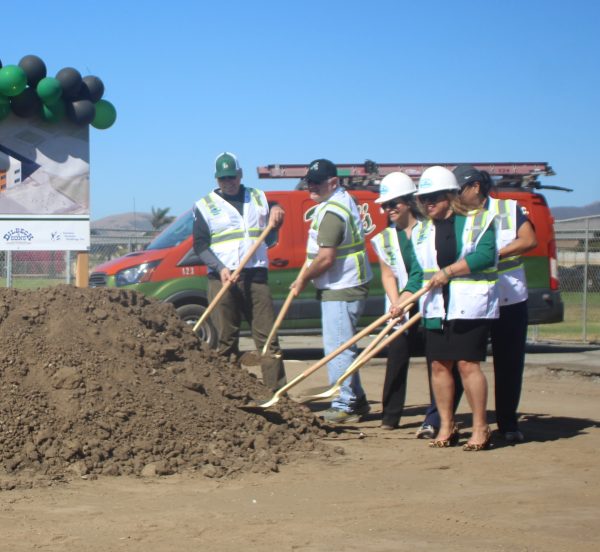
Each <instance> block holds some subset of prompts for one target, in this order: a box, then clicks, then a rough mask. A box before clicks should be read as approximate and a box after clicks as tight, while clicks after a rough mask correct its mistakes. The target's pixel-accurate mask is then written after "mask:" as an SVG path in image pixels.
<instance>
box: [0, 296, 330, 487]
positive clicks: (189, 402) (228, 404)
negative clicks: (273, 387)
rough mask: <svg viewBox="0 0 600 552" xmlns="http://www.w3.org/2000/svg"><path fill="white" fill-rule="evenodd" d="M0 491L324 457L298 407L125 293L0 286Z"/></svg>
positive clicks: (157, 307) (217, 471) (315, 425)
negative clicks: (255, 406)
mask: <svg viewBox="0 0 600 552" xmlns="http://www.w3.org/2000/svg"><path fill="white" fill-rule="evenodd" d="M0 342H1V343H2V347H1V348H0V489H1V488H10V487H14V486H21V485H22V484H24V483H26V482H27V481H30V482H31V481H32V480H33V481H35V480H36V479H38V480H42V481H49V480H52V479H61V478H65V477H67V478H68V477H69V475H71V476H82V477H95V476H96V475H98V474H102V475H120V474H136V475H155V474H156V475H168V474H173V473H177V472H182V471H185V470H190V469H192V470H200V471H201V473H202V474H203V475H206V476H208V477H225V476H234V475H235V474H239V473H243V472H245V471H253V472H272V471H277V470H278V465H279V464H282V463H286V462H288V461H290V460H292V459H294V458H296V457H298V456H300V455H306V454H307V453H308V452H310V451H314V452H315V453H318V454H325V455H328V454H329V448H328V447H326V446H325V445H322V444H321V443H320V440H319V438H320V437H322V436H324V435H326V429H325V428H323V427H322V426H321V424H320V423H319V421H318V419H317V418H315V417H314V416H313V415H312V414H311V413H310V411H309V410H308V409H306V408H304V407H301V406H299V405H297V404H295V403H293V402H291V401H287V400H286V399H282V400H281V401H280V402H279V403H278V404H277V405H276V407H273V408H272V409H270V410H269V411H265V412H264V413H262V414H260V413H249V412H247V411H245V410H242V409H240V408H238V407H239V406H240V405H243V404H247V403H250V402H251V401H252V400H257V401H260V402H262V400H266V399H267V398H268V397H270V396H271V393H270V392H269V390H268V389H266V388H265V387H264V386H263V385H262V383H260V381H258V380H257V378H256V377H254V376H253V375H252V374H250V373H248V372H247V371H245V370H243V369H242V368H240V367H238V366H236V365H234V364H230V363H228V362H225V361H224V360H222V359H221V358H219V357H217V356H216V355H214V353H212V352H210V351H206V350H204V349H203V347H202V344H201V342H200V341H199V340H198V338H197V337H196V336H195V335H194V334H193V332H192V330H191V328H190V327H189V326H186V325H185V324H184V323H183V322H182V321H181V320H180V319H179V318H178V317H177V315H176V313H175V310H174V309H173V307H172V306H171V305H169V304H165V303H160V302H157V301H154V300H152V299H148V298H146V297H145V296H143V295H141V294H138V293H136V292H135V291H129V290H117V289H78V288H73V287H71V286H66V285H61V286H58V287H55V288H48V289H43V290H36V291H19V290H11V289H4V290H0Z"/></svg>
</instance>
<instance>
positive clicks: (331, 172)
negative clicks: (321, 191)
mask: <svg viewBox="0 0 600 552" xmlns="http://www.w3.org/2000/svg"><path fill="white" fill-rule="evenodd" d="M332 176H337V167H336V166H335V165H334V164H333V163H332V162H331V161H329V159H315V160H314V161H312V162H311V163H310V165H309V166H308V171H307V173H306V176H305V177H304V181H305V182H317V183H318V184H321V183H322V182H325V180H327V179H328V178H331V177H332Z"/></svg>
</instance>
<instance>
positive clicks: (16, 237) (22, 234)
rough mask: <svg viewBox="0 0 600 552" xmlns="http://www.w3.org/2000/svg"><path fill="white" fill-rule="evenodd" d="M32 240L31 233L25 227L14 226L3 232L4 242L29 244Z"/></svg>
mask: <svg viewBox="0 0 600 552" xmlns="http://www.w3.org/2000/svg"><path fill="white" fill-rule="evenodd" d="M32 240H33V234H32V233H31V232H28V231H27V230H25V228H15V229H13V230H9V231H8V232H6V234H4V241H5V242H6V243H25V244H29V243H31V241H32Z"/></svg>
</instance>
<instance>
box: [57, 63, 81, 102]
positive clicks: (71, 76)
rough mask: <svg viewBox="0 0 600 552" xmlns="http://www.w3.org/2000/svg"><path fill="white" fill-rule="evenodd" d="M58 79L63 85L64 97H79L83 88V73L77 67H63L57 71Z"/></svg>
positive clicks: (70, 98) (68, 98)
mask: <svg viewBox="0 0 600 552" xmlns="http://www.w3.org/2000/svg"><path fill="white" fill-rule="evenodd" d="M56 79H57V80H58V82H60V85H61V86H62V90H63V93H62V95H63V98H65V99H67V100H72V99H73V98H76V97H77V95H78V94H79V90H80V88H81V73H80V72H79V71H77V69H73V67H63V68H62V69H61V70H60V71H59V72H58V73H56Z"/></svg>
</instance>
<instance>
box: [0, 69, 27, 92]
mask: <svg viewBox="0 0 600 552" xmlns="http://www.w3.org/2000/svg"><path fill="white" fill-rule="evenodd" d="M26 86H27V75H26V74H25V71H23V69H21V68H20V67H18V66H17V65H7V66H6V67H3V68H2V69H0V94H4V95H5V96H18V95H19V94H20V93H21V92H23V90H25V87H26Z"/></svg>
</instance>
